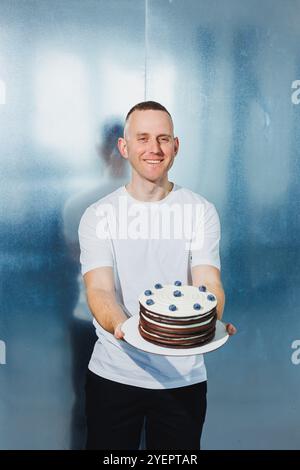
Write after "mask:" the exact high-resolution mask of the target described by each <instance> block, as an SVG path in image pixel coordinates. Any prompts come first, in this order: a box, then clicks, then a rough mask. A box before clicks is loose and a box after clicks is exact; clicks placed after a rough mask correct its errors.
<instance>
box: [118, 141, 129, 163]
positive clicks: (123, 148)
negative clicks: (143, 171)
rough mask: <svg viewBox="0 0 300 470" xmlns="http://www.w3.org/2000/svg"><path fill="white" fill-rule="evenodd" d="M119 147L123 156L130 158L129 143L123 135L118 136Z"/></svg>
mask: <svg viewBox="0 0 300 470" xmlns="http://www.w3.org/2000/svg"><path fill="white" fill-rule="evenodd" d="M118 149H119V152H120V154H121V155H122V157H124V158H126V159H127V158H128V154H127V143H126V140H125V139H123V137H119V138H118Z"/></svg>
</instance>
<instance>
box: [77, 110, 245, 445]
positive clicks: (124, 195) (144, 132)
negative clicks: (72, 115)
mask: <svg viewBox="0 0 300 470" xmlns="http://www.w3.org/2000/svg"><path fill="white" fill-rule="evenodd" d="M118 147H119V151H120V153H121V155H122V156H123V157H124V158H125V159H127V160H128V162H129V164H130V166H131V170H132V175H131V180H130V182H129V183H128V184H126V185H125V186H121V187H120V188H118V189H117V190H116V191H114V192H113V193H111V194H108V195H107V196H106V197H104V198H102V199H100V200H99V201H97V202H95V203H94V204H92V205H91V206H90V207H88V208H87V210H86V211H85V213H84V215H83V217H82V219H81V222H80V226H79V239H80V246H81V258H80V260H81V265H82V275H83V277H84V281H85V285H86V293H87V300H88V304H89V307H90V310H91V312H92V314H93V316H94V325H95V328H96V332H97V335H98V341H97V342H96V344H95V347H94V351H93V354H92V357H91V360H90V363H89V370H88V373H87V382H86V414H87V427H88V435H87V449H138V446H139V442H140V434H141V429H142V426H143V423H144V419H145V424H146V425H145V432H146V446H147V449H166V450H170V449H199V448H200V438H201V433H202V427H203V423H204V420H205V414H206V389H207V384H206V380H207V376H206V368H205V364H204V359H203V356H202V355H201V354H198V355H190V356H168V355H158V354H151V353H147V352H145V351H142V350H139V349H137V348H135V347H133V346H131V345H130V344H128V343H126V342H125V341H124V340H123V338H124V334H123V332H122V324H123V323H124V321H126V320H127V319H128V317H130V316H132V315H136V314H138V312H139V305H138V297H139V295H140V294H141V292H143V291H144V290H145V289H147V288H149V287H151V286H152V285H154V284H155V283H156V282H160V283H161V284H174V281H176V280H180V281H181V282H182V284H189V285H191V284H192V285H194V286H199V285H206V286H207V288H208V290H210V291H211V292H213V293H214V294H215V296H216V297H217V301H218V306H217V315H218V318H219V319H221V317H222V314H223V309H224V302H225V296H224V291H223V287H222V282H221V276H220V257H219V241H220V222H219V217H218V214H217V211H216V209H215V207H214V205H213V204H212V203H210V202H209V201H207V200H206V199H205V198H204V197H203V196H201V195H199V194H197V193H195V192H193V191H190V190H188V189H186V188H183V187H181V186H179V185H177V184H176V183H172V182H170V181H169V180H168V172H169V170H170V168H171V167H172V165H173V163H174V159H175V157H176V155H177V153H178V149H179V140H178V138H177V137H174V129H173V121H172V118H171V115H170V113H169V112H168V111H167V110H166V108H165V107H164V106H162V105H161V104H159V103H156V102H153V101H147V102H143V103H139V104H137V105H136V106H134V107H133V108H132V109H131V110H130V111H129V113H128V115H127V117H126V120H125V126H124V136H123V137H120V138H119V139H118ZM124 203H126V204H124ZM187 207H188V208H189V209H190V210H189V211H188V213H189V216H188V217H185V214H186V213H185V212H184V210H185V209H186V208H187ZM199 208H200V209H201V211H200V213H201V220H200V223H198V222H199V221H196V217H195V214H196V212H197V211H196V210H197V209H199ZM166 210H168V211H169V213H170V214H173V218H171V217H170V218H169V219H166V213H167V212H166ZM198 212H199V211H198ZM148 213H149V214H150V215H151V216H150V217H144V215H145V214H148ZM137 214H138V215H137ZM124 220H126V225H129V226H130V231H129V232H128V233H127V235H126V236H124V234H123V236H122V237H115V236H112V234H113V233H114V232H117V231H115V228H116V227H117V226H119V225H121V223H122V224H124ZM146 220H147V227H146V229H147V230H146V236H145V230H141V228H143V229H145V221H146ZM149 220H150V223H149ZM161 221H163V222H164V223H165V224H162V225H166V221H167V225H168V226H169V227H168V228H169V229H170V230H169V231H167V235H166V232H163V231H161V225H160V222H161ZM105 222H106V224H105ZM143 225H144V227H141V226H143ZM104 228H105V229H104ZM178 229H181V233H182V236H178ZM198 232H199V233H201V237H200V238H199V239H200V241H201V243H198V244H197V243H196V244H194V243H193V242H192V241H193V238H192V237H191V234H192V233H194V234H196V235H197V233H198ZM153 234H155V235H154V236H153ZM186 234H187V235H186ZM227 331H228V333H229V334H234V333H235V332H236V330H235V327H234V326H233V325H231V324H227Z"/></svg>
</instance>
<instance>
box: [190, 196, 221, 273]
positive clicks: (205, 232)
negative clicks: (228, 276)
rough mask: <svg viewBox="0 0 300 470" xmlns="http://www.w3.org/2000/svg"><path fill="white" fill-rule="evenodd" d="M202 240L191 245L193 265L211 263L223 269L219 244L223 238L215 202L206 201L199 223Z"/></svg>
mask: <svg viewBox="0 0 300 470" xmlns="http://www.w3.org/2000/svg"><path fill="white" fill-rule="evenodd" d="M196 230H197V231H198V233H197V236H198V240H199V241H200V242H198V243H196V244H193V243H192V245H191V267H194V266H197V265H199V264H209V265H212V266H215V267H216V268H218V269H221V261H220V253H219V244H220V239H221V226H220V219H219V215H218V213H217V210H216V208H215V206H214V204H212V203H210V202H208V201H207V202H206V204H204V210H203V213H202V217H201V220H200V221H198V223H197V228H196Z"/></svg>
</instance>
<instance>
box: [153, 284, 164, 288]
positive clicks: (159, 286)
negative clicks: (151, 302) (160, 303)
mask: <svg viewBox="0 0 300 470" xmlns="http://www.w3.org/2000/svg"><path fill="white" fill-rule="evenodd" d="M154 287H155V289H161V288H162V285H161V284H155V286H154Z"/></svg>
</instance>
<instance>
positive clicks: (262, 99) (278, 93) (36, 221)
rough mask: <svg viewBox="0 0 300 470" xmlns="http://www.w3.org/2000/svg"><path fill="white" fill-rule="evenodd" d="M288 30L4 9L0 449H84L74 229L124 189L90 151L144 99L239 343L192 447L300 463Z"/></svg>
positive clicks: (223, 7) (84, 336)
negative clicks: (207, 216)
mask: <svg viewBox="0 0 300 470" xmlns="http://www.w3.org/2000/svg"><path fill="white" fill-rule="evenodd" d="M299 21H300V1H299V0H293V1H283V0H277V1H272V0H260V1H258V0H252V1H251V2H247V1H246V0H244V1H240V0H227V1H226V2H224V1H222V0H199V1H198V0H184V1H183V0H169V1H168V0H148V1H144V0H122V2H120V1H119V0H110V1H105V0H87V1H84V2H83V1H77V0H67V1H58V0H54V1H51V2H50V1H48V0H43V1H33V0H27V1H26V2H25V1H20V0H19V1H17V0H2V1H1V3H0V156H1V173H0V214H1V219H0V240H1V243H0V261H1V284H0V289H1V290H0V292H1V312H0V420H1V423H2V425H1V427H0V448H1V449H68V448H81V446H82V445H83V442H84V433H85V424H84V414H83V395H82V382H83V378H84V372H85V369H86V365H87V362H88V359H89V356H90V353H91V349H92V347H93V342H94V339H95V336H94V331H93V327H92V325H91V317H90V315H89V313H88V311H87V308H86V305H85V301H84V293H83V289H82V285H81V281H80V274H79V265H78V244H77V239H76V235H77V223H78V220H79V218H80V215H81V213H82V211H83V210H84V208H85V207H86V206H87V205H89V204H90V203H91V202H93V201H94V200H96V199H98V198H99V197H101V196H102V195H103V194H105V193H107V192H110V191H111V190H112V189H114V187H117V186H118V185H119V183H120V181H122V178H123V179H126V175H125V174H124V175H123V177H122V178H119V179H112V178H111V177H110V176H109V174H108V172H107V169H106V168H105V160H104V159H103V142H104V141H106V140H109V132H108V131H107V129H108V128H109V127H111V128H113V123H119V122H122V120H123V119H124V117H125V114H126V112H127V111H128V109H129V108H130V107H131V106H132V105H133V104H135V103H136V102H138V101H142V100H144V99H154V100H156V101H161V102H162V103H163V104H164V105H165V106H166V107H167V108H168V109H169V110H170V112H171V113H172V115H173V118H174V122H175V133H176V134H177V135H178V136H179V138H180V139H181V148H180V153H179V155H178V157H177V158H176V162H175V164H174V166H173V168H172V170H171V172H170V179H171V181H174V180H175V181H176V182H177V183H179V184H181V185H183V186H186V187H188V188H190V189H192V190H194V191H196V192H199V193H200V194H202V195H204V196H205V197H206V198H207V199H209V200H211V201H212V202H214V203H215V205H216V207H217V209H218V211H219V214H220V218H221V223H222V245H221V261H222V278H223V283H224V287H225V292H226V308H225V313H224V319H225V320H227V321H232V322H233V323H234V324H236V326H237V327H238V329H239V332H238V335H236V336H235V337H233V338H231V339H230V341H229V342H228V343H227V344H226V347H224V348H221V349H220V350H218V351H215V352H214V353H210V354H207V355H206V363H207V368H208V376H209V383H208V388H209V403H208V413H207V420H206V425H205V429H204V433H203V448H206V449H278V448H282V449H296V448H299V442H300V429H299V424H298V421H299V418H298V416H299V413H300V398H299V392H298V391H299V386H300V364H298V363H300V353H299V354H298V353H297V350H296V349H295V348H297V347H298V348H299V347H300V328H299V325H300V322H299V314H298V304H299V301H300V296H299V285H300V279H299V270H300V269H299V253H300V250H299V239H298V233H299V228H300V221H299V213H300V210H299V202H300V186H299V183H298V178H299V176H300V163H299V153H300V145H299V144H300V142H299V124H300V105H299V104H298V101H300V93H297V86H300V82H299V84H297V82H295V81H296V80H300V52H299V42H300V29H299ZM294 82H295V83H294ZM293 83H294V87H295V88H292V86H293ZM101 145H102V147H101ZM297 341H298V342H297ZM293 348H294V349H293Z"/></svg>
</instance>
